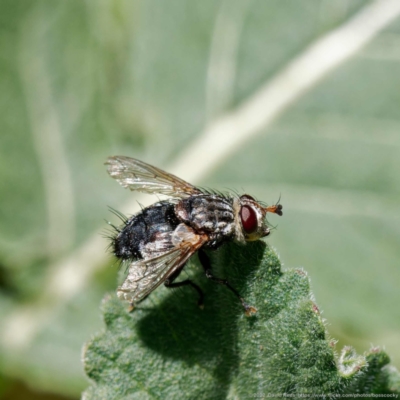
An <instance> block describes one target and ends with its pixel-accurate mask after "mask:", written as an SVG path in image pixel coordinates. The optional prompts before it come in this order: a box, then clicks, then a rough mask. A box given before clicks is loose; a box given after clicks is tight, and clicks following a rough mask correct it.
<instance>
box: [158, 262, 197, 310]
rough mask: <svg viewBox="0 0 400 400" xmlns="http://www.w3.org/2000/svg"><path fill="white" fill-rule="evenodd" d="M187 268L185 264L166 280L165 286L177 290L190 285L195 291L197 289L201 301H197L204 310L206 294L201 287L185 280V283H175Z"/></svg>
mask: <svg viewBox="0 0 400 400" xmlns="http://www.w3.org/2000/svg"><path fill="white" fill-rule="evenodd" d="M184 266H185V264H184V265H183V266H182V267H181V268H180V269H178V270H177V271H175V272H174V273H173V274H171V275H170V276H169V277H168V279H166V280H165V282H164V285H165V286H166V287H167V288H177V287H181V286H186V285H190V286H191V287H192V288H193V289H195V290H196V291H197V293H198V294H199V300H198V301H197V304H198V306H199V307H200V308H204V293H203V291H202V290H201V289H200V287H199V286H197V285H196V284H195V283H194V282H192V281H191V280H190V279H185V280H184V281H180V282H174V280H175V279H176V278H177V277H178V276H179V274H180V273H181V272H182V270H183V267H184Z"/></svg>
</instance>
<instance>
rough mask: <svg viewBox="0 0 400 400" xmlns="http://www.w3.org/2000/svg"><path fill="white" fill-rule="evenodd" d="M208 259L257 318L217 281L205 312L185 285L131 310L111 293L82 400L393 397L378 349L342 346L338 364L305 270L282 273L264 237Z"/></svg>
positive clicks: (89, 357)
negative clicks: (344, 394)
mask: <svg viewBox="0 0 400 400" xmlns="http://www.w3.org/2000/svg"><path fill="white" fill-rule="evenodd" d="M210 255H211V256H212V259H213V263H214V265H215V274H216V275H217V276H226V277H228V278H229V281H230V282H231V284H232V285H233V286H234V287H235V288H237V289H238V290H239V292H240V293H241V294H242V295H243V296H244V298H245V299H246V301H247V302H248V303H250V304H252V305H253V306H255V307H256V308H257V309H258V311H257V313H256V315H254V316H252V317H246V316H245V314H244V312H243V309H242V308H241V305H240V303H239V302H238V300H237V298H235V296H233V295H232V293H231V292H230V291H228V290H227V289H226V288H225V287H223V286H220V285H217V284H215V283H213V284H210V283H208V284H207V285H205V286H206V289H207V290H206V296H207V297H206V307H205V309H204V310H200V309H198V308H197V306H196V301H195V297H194V293H192V290H189V289H190V288H189V289H188V290H181V291H172V292H171V291H168V290H167V289H157V291H156V292H154V293H152V294H151V296H150V297H149V298H148V299H147V300H145V301H144V302H143V303H141V304H140V305H139V306H138V307H137V308H136V309H135V310H134V311H133V312H131V313H129V312H128V311H127V307H126V305H124V304H123V303H122V302H120V301H119V300H118V299H117V298H116V296H115V295H109V296H107V297H106V298H105V299H104V301H103V304H102V312H103V318H104V322H105V324H106V329H105V331H104V332H102V333H101V334H98V335H96V336H95V337H94V338H93V339H92V340H91V341H90V342H89V343H88V344H87V345H86V346H85V350H84V365H85V371H86V374H87V376H88V377H89V378H90V379H91V380H92V385H91V386H90V388H89V389H87V391H86V392H85V394H84V399H99V398H107V399H119V398H126V399H133V398H140V399H145V398H160V399H161V398H184V399H186V398H188V399H189V398H193V399H194V398H215V399H225V398H247V397H249V396H254V395H256V394H259V395H261V394H263V395H267V394H269V395H271V397H274V396H276V397H278V396H279V394H282V393H290V394H292V395H300V394H314V395H315V394H331V393H341V392H343V391H344V390H347V392H348V393H350V392H351V390H353V389H354V390H355V389H357V392H361V393H372V390H373V393H392V392H393V393H399V392H398V386H396V385H395V384H394V383H393V382H394V381H395V380H396V379H398V373H397V371H396V372H394V371H392V370H390V374H391V375H389V370H387V369H383V367H384V366H385V365H386V364H387V363H388V360H389V359H388V357H387V356H386V355H385V353H383V352H380V351H376V350H375V351H372V352H371V353H369V354H368V355H367V356H366V357H364V356H357V355H356V354H355V352H354V350H352V349H350V348H345V350H344V351H343V353H342V355H341V357H340V358H339V359H338V360H335V354H334V343H335V342H334V341H333V340H331V339H329V337H327V333H326V329H325V324H324V321H323V319H322V317H321V315H320V312H319V309H318V307H317V305H316V304H315V302H314V301H313V296H312V294H311V292H310V282H309V279H308V277H307V274H306V273H305V272H304V271H303V270H301V269H293V270H287V271H283V272H282V271H281V264H280V261H279V258H278V256H277V254H276V253H275V252H274V251H273V250H272V249H271V248H269V247H267V246H266V244H265V243H263V242H255V243H249V244H248V245H246V246H245V247H243V246H239V245H235V244H229V245H226V246H224V247H223V248H221V249H220V250H218V251H217V252H215V253H211V254H210ZM189 273H190V271H189ZM200 276H201V275H196V276H195V279H196V280H197V281H199V280H200V279H201V278H200ZM346 388H347V389H346ZM362 390H364V391H362Z"/></svg>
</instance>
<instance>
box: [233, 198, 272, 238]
mask: <svg viewBox="0 0 400 400" xmlns="http://www.w3.org/2000/svg"><path fill="white" fill-rule="evenodd" d="M233 210H234V216H235V239H236V241H238V242H239V243H245V242H251V241H254V240H258V239H260V238H262V237H264V236H268V235H269V233H270V230H269V228H268V226H267V224H266V222H265V215H266V209H265V208H264V207H262V206H261V205H260V204H259V203H258V202H257V201H256V200H254V199H253V198H252V197H251V196H249V195H247V194H244V195H243V196H240V197H236V198H235V199H233Z"/></svg>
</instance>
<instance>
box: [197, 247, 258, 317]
mask: <svg viewBox="0 0 400 400" xmlns="http://www.w3.org/2000/svg"><path fill="white" fill-rule="evenodd" d="M198 255H199V260H200V263H201V265H202V266H203V268H204V271H205V273H206V277H207V278H208V279H211V280H212V281H214V282H217V283H219V284H221V285H224V286H226V287H227V288H228V289H229V290H230V291H232V292H233V293H234V294H235V296H236V297H237V298H238V299H239V300H240V302H241V303H242V306H243V308H244V310H245V313H246V315H247V316H251V315H253V314H255V313H256V312H257V309H256V308H255V307H253V306H251V305H249V304H247V303H246V301H245V300H244V298H243V297H242V296H241V295H240V293H239V292H238V291H237V290H236V289H235V288H234V287H233V286H231V284H230V283H229V282H228V281H227V280H226V279H221V278H217V277H216V276H214V275H213V273H212V270H211V262H210V259H209V257H208V256H207V254H206V253H205V251H203V250H199V252H198Z"/></svg>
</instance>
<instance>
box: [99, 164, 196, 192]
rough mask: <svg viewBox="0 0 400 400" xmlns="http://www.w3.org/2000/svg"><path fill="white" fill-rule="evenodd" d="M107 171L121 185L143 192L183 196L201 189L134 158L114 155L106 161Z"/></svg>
mask: <svg viewBox="0 0 400 400" xmlns="http://www.w3.org/2000/svg"><path fill="white" fill-rule="evenodd" d="M105 164H106V165H107V170H108V173H109V174H110V175H111V176H112V177H113V178H114V179H116V180H117V181H118V182H119V183H120V184H121V185H122V186H123V187H125V188H129V189H130V190H138V191H139V192H145V193H150V194H153V193H158V194H164V195H166V196H172V197H179V198H185V197H188V196H191V195H196V194H200V193H201V191H200V190H199V189H197V188H196V187H194V186H193V185H191V184H190V183H187V182H185V181H184V180H182V179H180V178H178V177H176V176H175V175H172V174H169V173H168V172H165V171H163V170H161V169H159V168H156V167H153V166H152V165H149V164H146V163H144V162H143V161H139V160H136V159H135V158H130V157H124V156H114V157H109V158H108V160H107V162H106V163H105Z"/></svg>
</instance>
